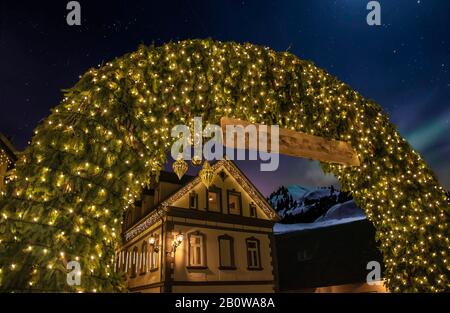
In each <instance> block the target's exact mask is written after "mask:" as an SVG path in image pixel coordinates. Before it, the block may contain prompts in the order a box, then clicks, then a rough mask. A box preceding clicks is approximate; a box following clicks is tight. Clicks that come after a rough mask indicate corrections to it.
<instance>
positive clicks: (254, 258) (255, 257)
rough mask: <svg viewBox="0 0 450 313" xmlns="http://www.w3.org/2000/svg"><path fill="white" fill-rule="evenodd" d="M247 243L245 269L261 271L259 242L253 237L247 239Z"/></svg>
mask: <svg viewBox="0 0 450 313" xmlns="http://www.w3.org/2000/svg"><path fill="white" fill-rule="evenodd" d="M246 243H247V269H249V270H262V268H261V254H260V251H259V240H258V239H256V238H255V237H251V238H248V239H247V240H246Z"/></svg>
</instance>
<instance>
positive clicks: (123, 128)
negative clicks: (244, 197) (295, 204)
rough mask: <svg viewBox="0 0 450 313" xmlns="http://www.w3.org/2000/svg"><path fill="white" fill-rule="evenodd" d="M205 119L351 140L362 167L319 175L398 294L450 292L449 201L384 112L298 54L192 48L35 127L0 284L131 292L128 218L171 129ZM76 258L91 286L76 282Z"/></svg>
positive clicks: (151, 58) (163, 50) (158, 58)
mask: <svg viewBox="0 0 450 313" xmlns="http://www.w3.org/2000/svg"><path fill="white" fill-rule="evenodd" d="M200 115H201V116H202V117H203V119H204V121H208V122H211V123H216V124H217V123H218V122H219V119H220V117H222V116H229V117H236V118H240V119H244V120H248V121H251V122H258V123H266V124H278V125H280V127H285V128H290V129H293V130H297V131H302V132H306V133H310V134H314V135H319V136H323V137H326V138H329V139H339V140H344V141H347V142H350V143H351V144H352V145H353V147H354V148H355V149H356V151H357V153H358V155H359V158H360V160H361V166H360V167H345V166H340V165H331V164H322V167H323V169H324V171H325V172H332V173H333V174H334V175H335V176H336V177H337V178H338V179H339V181H340V183H341V186H342V189H344V190H349V191H352V193H353V196H354V198H355V200H356V202H357V204H358V205H359V206H360V207H362V208H363V209H364V211H365V212H366V214H367V217H368V218H369V220H370V221H372V222H373V224H374V225H375V227H376V229H377V233H376V237H377V239H378V240H379V242H380V249H381V250H382V253H383V256H384V263H385V266H386V271H385V277H386V279H387V286H388V287H389V289H391V290H392V291H443V290H447V291H448V290H449V289H450V287H449V276H448V274H449V225H448V218H449V203H448V202H447V200H446V197H445V194H444V190H443V189H442V188H441V187H440V186H439V184H438V182H437V180H436V178H435V176H434V175H433V173H432V172H431V170H430V169H429V168H428V167H427V165H426V164H425V162H424V161H423V160H422V159H421V157H420V156H419V154H417V153H416V152H414V151H413V150H412V148H411V146H410V145H409V144H408V143H407V142H406V141H405V140H404V139H403V138H402V137H401V136H400V135H399V133H398V131H397V129H396V128H395V127H394V126H393V125H392V124H391V123H390V122H389V119H388V117H387V116H386V115H385V114H384V113H383V112H382V110H381V108H380V106H378V105H377V104H375V103H374V102H372V101H370V100H367V99H365V98H363V97H362V96H361V95H359V94H358V93H357V92H355V91H354V90H352V89H351V88H350V87H349V86H347V85H345V84H344V83H342V82H340V81H339V80H337V79H336V78H335V77H333V76H331V75H329V74H327V73H326V72H325V71H324V70H322V69H320V68H317V67H316V66H314V64H313V63H311V62H309V61H304V60H300V59H299V58H297V57H296V56H294V55H292V54H291V53H288V52H274V51H273V50H270V49H268V48H265V47H261V46H255V45H252V44H237V43H232V42H225V43H222V42H216V41H212V40H188V41H183V42H179V43H169V44H166V45H164V46H161V47H154V46H150V47H146V46H141V47H139V49H138V50H137V51H136V52H133V53H129V54H127V55H125V56H123V57H120V58H117V59H115V60H113V61H111V62H108V63H106V64H104V65H102V66H101V67H99V68H96V69H90V70H89V71H87V72H86V73H85V74H84V75H83V76H82V77H81V79H80V80H79V82H78V83H77V84H76V85H75V86H74V87H73V88H71V89H69V90H66V91H65V98H64V100H63V101H62V103H61V104H60V105H58V106H57V107H55V108H54V109H53V110H52V113H51V114H50V116H49V117H48V118H47V119H45V121H43V122H42V123H41V124H40V125H39V126H38V127H37V128H36V130H35V134H34V137H33V140H32V143H31V145H30V146H29V147H28V148H27V149H26V150H25V152H24V153H23V154H22V156H21V157H20V159H19V161H18V162H17V165H16V168H15V171H14V172H13V174H12V176H11V180H10V182H9V183H8V189H7V193H6V195H5V196H4V197H3V198H2V200H1V201H0V208H1V216H0V240H1V247H0V262H1V274H0V275H1V276H0V277H1V278H0V279H1V290H37V291H46V290H47V291H55V290H59V291H81V290H82V291H116V290H124V289H123V279H122V278H121V276H120V275H119V274H116V273H114V270H113V267H114V264H113V261H114V260H113V259H114V251H115V249H117V247H118V243H119V242H120V232H121V219H122V213H123V211H124V209H125V208H127V207H128V206H129V205H130V204H131V203H133V201H134V199H135V197H138V196H139V195H140V192H141V190H142V188H143V186H144V185H145V184H147V183H148V182H149V180H151V179H153V178H155V177H156V175H157V174H158V173H159V171H160V169H161V168H162V164H163V163H164V162H165V161H166V153H167V151H168V149H169V147H170V145H171V143H172V139H171V138H170V129H171V128H172V126H174V125H175V124H180V123H181V124H184V123H190V122H191V119H192V118H193V117H194V116H200ZM299 175H301V173H299ZM70 260H79V261H80V263H81V266H82V279H81V282H82V284H81V286H78V287H77V286H73V287H70V286H68V285H67V283H66V272H67V270H66V263H67V262H68V261H70Z"/></svg>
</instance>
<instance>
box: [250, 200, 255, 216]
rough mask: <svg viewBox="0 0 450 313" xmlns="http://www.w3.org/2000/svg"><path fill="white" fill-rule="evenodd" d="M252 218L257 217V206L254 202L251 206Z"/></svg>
mask: <svg viewBox="0 0 450 313" xmlns="http://www.w3.org/2000/svg"><path fill="white" fill-rule="evenodd" d="M249 211H250V217H256V205H255V204H254V203H253V202H252V203H250V206H249Z"/></svg>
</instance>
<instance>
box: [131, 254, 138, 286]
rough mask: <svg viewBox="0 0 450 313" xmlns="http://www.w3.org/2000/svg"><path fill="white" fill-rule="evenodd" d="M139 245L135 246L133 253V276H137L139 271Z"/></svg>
mask: <svg viewBox="0 0 450 313" xmlns="http://www.w3.org/2000/svg"><path fill="white" fill-rule="evenodd" d="M138 254H139V252H138V247H134V248H133V253H132V254H131V275H130V276H131V277H132V278H133V277H136V272H137V262H138Z"/></svg>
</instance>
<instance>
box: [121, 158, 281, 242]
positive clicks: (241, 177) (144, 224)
mask: <svg viewBox="0 0 450 313" xmlns="http://www.w3.org/2000/svg"><path fill="white" fill-rule="evenodd" d="M222 166H223V167H224V168H225V169H226V170H227V171H228V172H229V173H230V174H231V175H232V176H233V178H234V179H235V180H236V181H237V183H238V184H240V185H241V187H242V188H243V189H244V190H245V191H246V192H247V193H248V194H249V196H250V197H251V198H252V199H253V200H254V202H255V204H256V205H257V206H259V207H260V208H261V209H262V210H263V212H264V213H265V214H266V215H267V217H268V218H269V219H270V220H272V221H274V222H277V221H279V219H280V218H279V216H278V214H277V213H276V211H275V210H274V209H273V208H272V207H271V205H270V204H269V203H268V202H267V200H266V198H265V197H264V196H263V195H262V194H261V193H260V192H259V190H258V189H257V188H256V187H255V185H253V183H252V182H251V181H250V180H249V179H248V178H247V176H245V174H244V173H243V172H242V171H241V170H240V169H239V168H238V167H237V166H236V165H235V164H234V163H233V162H232V161H230V160H226V159H224V160H220V161H217V162H215V163H214V164H213V165H211V169H212V170H213V171H214V172H217V171H218V170H219V169H220V168H221V167H222ZM198 184H202V181H201V179H200V177H199V176H197V177H195V178H194V179H192V180H190V181H189V182H188V183H187V184H185V185H184V186H183V187H181V189H179V190H177V191H175V192H174V193H173V194H172V195H171V196H169V197H168V198H167V199H165V200H163V201H162V202H161V203H160V204H159V205H158V206H157V207H156V208H155V209H154V210H153V211H152V212H150V213H149V214H148V215H147V216H146V217H144V218H142V219H141V220H140V221H139V222H138V223H137V224H135V225H134V226H133V227H131V228H130V229H128V230H126V231H125V233H124V238H125V240H126V241H128V240H130V239H132V238H134V237H136V236H137V235H139V234H140V233H142V232H143V231H144V230H145V229H147V228H148V227H150V226H151V225H153V224H154V223H155V222H156V221H157V220H159V219H160V218H161V217H162V216H163V215H164V214H165V212H166V211H167V208H168V207H170V206H171V205H172V204H173V203H174V202H175V201H177V200H179V199H180V198H181V197H183V196H184V195H186V194H187V193H189V192H190V191H191V190H192V189H193V188H195V187H196V186H197V185H198Z"/></svg>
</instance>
